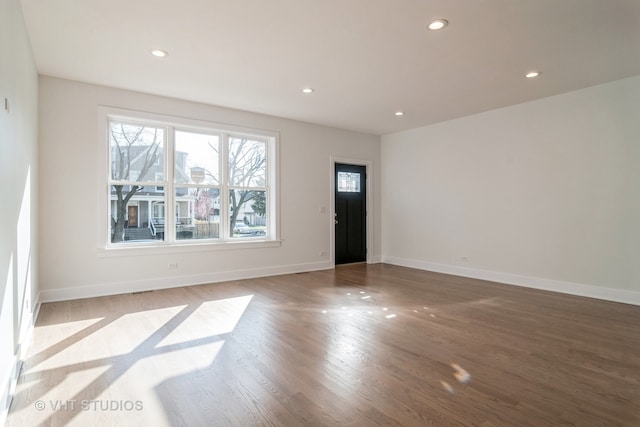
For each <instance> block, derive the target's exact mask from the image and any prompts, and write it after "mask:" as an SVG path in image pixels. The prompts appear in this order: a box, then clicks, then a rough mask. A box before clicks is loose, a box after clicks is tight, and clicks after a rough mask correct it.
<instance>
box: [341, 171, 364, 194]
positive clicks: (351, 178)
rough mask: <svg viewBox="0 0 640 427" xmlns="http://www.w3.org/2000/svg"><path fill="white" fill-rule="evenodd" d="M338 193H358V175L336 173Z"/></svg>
mask: <svg viewBox="0 0 640 427" xmlns="http://www.w3.org/2000/svg"><path fill="white" fill-rule="evenodd" d="M338 191H339V192H341V193H359V192H360V174H359V173H352V172H338Z"/></svg>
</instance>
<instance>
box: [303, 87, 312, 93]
mask: <svg viewBox="0 0 640 427" xmlns="http://www.w3.org/2000/svg"><path fill="white" fill-rule="evenodd" d="M313 92H314V90H313V88H312V87H305V88H304V89H302V93H313Z"/></svg>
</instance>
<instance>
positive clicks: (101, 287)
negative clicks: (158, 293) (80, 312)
mask: <svg viewBox="0 0 640 427" xmlns="http://www.w3.org/2000/svg"><path fill="white" fill-rule="evenodd" d="M331 268H333V266H332V265H331V263H330V262H315V263H306V264H292V265H281V266H275V267H262V268H254V269H242V270H234V271H224V272H219V273H208V274H198V275H191V276H174V277H163V278H159V279H145V280H134V281H123V282H114V283H101V284H97V285H89V286H81V287H80V286H78V287H73V288H62V289H45V290H42V291H40V295H39V300H40V302H43V303H44V302H55V301H69V300H74V299H83V298H94V297H101V296H107V295H118V294H128V293H131V292H143V291H154V290H158V289H168V288H176V287H180V286H191V285H201V284H206V283H216V282H226V281H229V280H242V279H252V278H255V277H267V276H278V275H281V274H292V273H303V272H307V271H317V270H329V269H331Z"/></svg>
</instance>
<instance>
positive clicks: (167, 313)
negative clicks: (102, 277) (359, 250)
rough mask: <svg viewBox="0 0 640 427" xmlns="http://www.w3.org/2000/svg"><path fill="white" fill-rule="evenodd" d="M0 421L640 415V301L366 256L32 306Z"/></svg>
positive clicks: (460, 420)
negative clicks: (295, 270)
mask: <svg viewBox="0 0 640 427" xmlns="http://www.w3.org/2000/svg"><path fill="white" fill-rule="evenodd" d="M7 424H8V426H12V427H14V426H36V425H44V426H67V425H69V426H116V425H117V426H142V425H146V426H375V425H380V426H536V427H540V426H632V427H635V426H640V307H638V306H632V305H626V304H618V303H612V302H605V301H599V300H593V299H588V298H581V297H575V296H568V295H563V294H558V293H552V292H544V291H537V290H532V289H526V288H518V287H514V286H508V285H500V284H496V283H491V282H485V281H480V280H473V279H466V278H460V277H455V276H448V275H444V274H437V273H429V272H424V271H419V270H413V269H408V268H403V267H397V266H391V265H385V264H376V265H364V264H358V265H350V266H344V267H338V268H337V269H336V270H328V271H320V272H312V273H303V274H293V275H286V276H276V277H268V278H260V279H253V280H243V281H235V282H227V283H220V284H211V285H203V286H191V287H185V288H177V289H169V290H161V291H154V292H146V293H140V294H129V295H119V296H112V297H103V298H94V299H87V300H78V301H68V302H60V303H51V304H44V305H43V306H42V308H41V310H40V314H39V317H38V321H37V325H36V329H35V331H34V342H33V345H32V348H31V349H30V352H29V357H28V360H27V361H26V365H25V367H24V369H23V373H22V375H21V378H20V380H19V384H18V388H17V392H16V395H15V397H14V400H13V404H12V407H11V410H10V413H9V417H8V420H7Z"/></svg>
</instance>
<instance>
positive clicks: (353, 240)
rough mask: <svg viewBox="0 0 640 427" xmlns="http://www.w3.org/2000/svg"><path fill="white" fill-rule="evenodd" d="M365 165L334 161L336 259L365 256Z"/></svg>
mask: <svg viewBox="0 0 640 427" xmlns="http://www.w3.org/2000/svg"><path fill="white" fill-rule="evenodd" d="M366 177H367V175H366V167H365V166H359V165H347V164H342V163H336V165H335V208H336V211H335V220H336V223H335V255H336V259H335V263H336V264H347V263H352V262H364V261H366V260H367V227H366V224H367V210H366V206H367V203H366V202H367V197H366V188H367V185H366Z"/></svg>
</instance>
